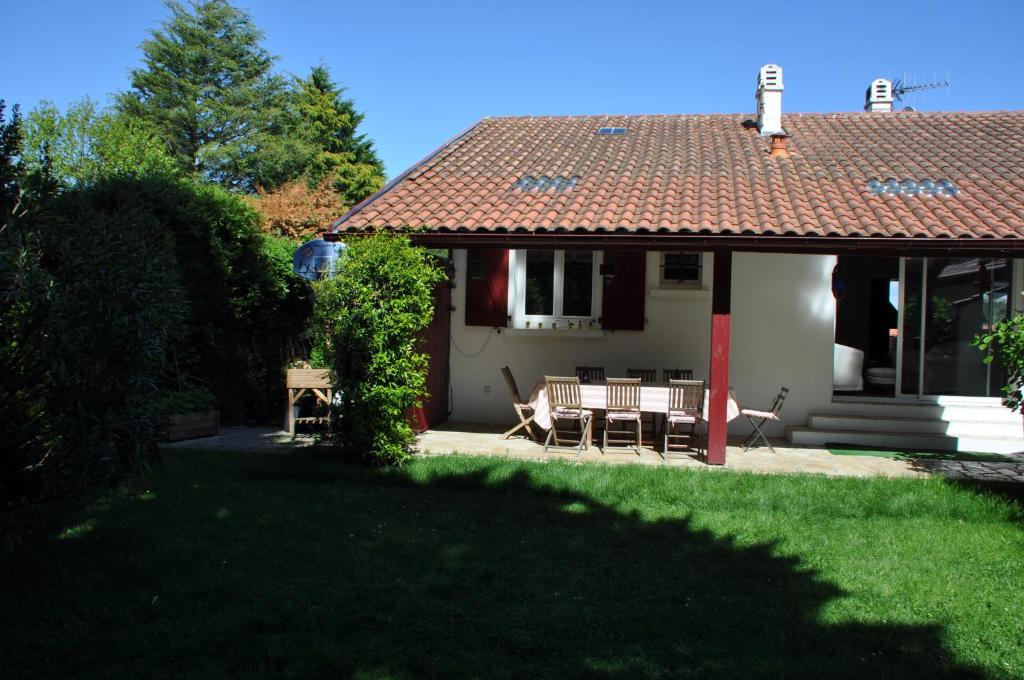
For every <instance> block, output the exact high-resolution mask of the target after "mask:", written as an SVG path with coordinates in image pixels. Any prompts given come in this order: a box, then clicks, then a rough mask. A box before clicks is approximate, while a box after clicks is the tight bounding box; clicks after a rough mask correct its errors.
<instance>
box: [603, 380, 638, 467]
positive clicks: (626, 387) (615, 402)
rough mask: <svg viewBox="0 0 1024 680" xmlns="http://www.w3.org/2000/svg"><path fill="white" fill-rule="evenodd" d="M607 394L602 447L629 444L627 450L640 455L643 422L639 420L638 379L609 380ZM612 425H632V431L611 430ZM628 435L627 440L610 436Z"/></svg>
mask: <svg viewBox="0 0 1024 680" xmlns="http://www.w3.org/2000/svg"><path fill="white" fill-rule="evenodd" d="M605 389H606V392H607V410H606V412H605V426H604V446H603V447H602V449H608V448H609V444H626V443H631V444H630V446H629V447H628V448H631V449H633V450H634V451H636V454H637V455H638V456H639V455H640V446H641V444H642V441H641V437H642V436H643V422H642V420H641V418H640V378H609V379H608V386H607V387H606V388H605ZM613 423H622V424H624V425H625V424H628V423H633V424H634V425H635V426H636V428H635V429H634V430H628V429H622V430H613V429H612V424H613ZM626 434H628V435H630V438H629V439H624V438H620V439H612V438H611V435H626ZM616 448H625V447H616Z"/></svg>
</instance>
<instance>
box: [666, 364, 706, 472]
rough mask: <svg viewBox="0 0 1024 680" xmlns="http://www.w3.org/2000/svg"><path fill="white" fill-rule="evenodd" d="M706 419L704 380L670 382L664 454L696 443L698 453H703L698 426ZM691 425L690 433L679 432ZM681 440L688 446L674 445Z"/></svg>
mask: <svg viewBox="0 0 1024 680" xmlns="http://www.w3.org/2000/svg"><path fill="white" fill-rule="evenodd" d="M703 419H704V381H703V380H669V383H668V411H667V412H666V413H665V424H664V426H663V427H664V430H665V441H664V448H663V450H662V453H663V454H665V453H668V452H669V451H671V450H672V449H673V448H675V449H684V448H690V447H691V446H692V445H693V443H694V441H695V440H696V444H697V453H698V454H699V453H701V452H702V450H703V449H702V448H701V446H700V437H699V436H698V435H697V425H698V423H700V421H702V420H703ZM686 425H689V426H690V432H689V433H684V432H677V431H676V430H677V429H681V428H682V427H683V426H686ZM681 439H685V440H686V445H685V446H683V445H682V444H678V443H674V442H677V441H679V440H681Z"/></svg>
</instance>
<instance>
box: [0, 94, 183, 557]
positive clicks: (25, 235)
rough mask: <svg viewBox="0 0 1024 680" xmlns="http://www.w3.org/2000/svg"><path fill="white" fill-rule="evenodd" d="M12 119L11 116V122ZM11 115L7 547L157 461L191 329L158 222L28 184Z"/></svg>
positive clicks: (0, 246)
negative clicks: (161, 399)
mask: <svg viewBox="0 0 1024 680" xmlns="http://www.w3.org/2000/svg"><path fill="white" fill-rule="evenodd" d="M0 114H2V111H0ZM19 128H20V121H19V120H18V119H17V118H15V119H12V121H11V122H10V123H4V122H3V119H2V115H0V130H2V133H0V139H2V144H0V153H2V158H0V168H3V175H4V176H3V177H2V178H0V186H2V187H3V194H2V197H3V198H2V205H0V208H2V210H3V212H2V215H0V218H2V220H3V223H2V233H0V296H2V298H0V373H2V374H3V375H4V380H3V381H0V441H2V442H3V444H4V446H3V448H2V453H0V539H2V541H3V544H4V546H5V547H6V548H10V547H11V546H12V545H13V544H14V543H16V542H17V541H18V540H21V539H22V538H24V537H25V536H26V535H31V534H32V532H33V531H34V530H36V529H38V528H39V527H40V526H43V525H45V521H44V520H45V519H46V518H49V517H52V516H53V512H54V510H59V509H64V508H67V507H69V506H71V505H73V504H75V503H77V502H80V501H81V500H82V499H83V497H87V496H88V495H89V493H90V492H91V491H93V490H95V489H97V488H98V487H102V486H105V485H107V484H110V483H113V482H114V481H116V480H117V479H118V478H119V477H121V476H122V475H124V474H126V473H133V472H138V471H140V470H141V469H143V468H144V467H145V466H146V464H147V462H148V461H149V460H151V459H152V457H153V456H154V455H155V452H156V448H155V441H156V432H157V428H158V426H159V414H158V413H157V408H156V398H155V395H156V394H157V392H158V387H159V383H160V379H161V376H162V373H163V371H164V367H165V366H166V364H167V361H168V356H169V350H170V347H171V346H172V344H173V343H174V340H175V336H176V333H177V332H178V329H179V327H180V323H181V321H182V319H183V317H184V309H183V303H182V294H181V289H180V286H179V283H178V280H177V276H176V272H175V262H174V258H173V255H171V254H169V251H170V243H169V241H168V239H167V238H166V237H165V236H164V235H163V232H162V231H161V230H160V229H159V228H158V227H159V224H158V223H157V222H156V221H155V220H153V219H152V216H151V215H148V214H146V213H145V212H142V211H135V210H130V209H129V210H125V209H119V208H118V207H116V206H114V207H109V208H108V209H102V208H100V207H99V206H97V205H96V204H94V203H93V202H92V201H90V200H89V194H88V192H90V191H92V189H85V188H82V189H79V188H75V189H68V190H65V191H64V192H61V193H58V192H57V191H56V189H57V186H56V184H55V183H53V182H51V181H49V180H48V173H47V168H46V167H43V168H41V171H40V173H35V174H24V166H23V164H22V161H21V158H20V157H19V156H18V155H17V149H19V148H20V144H21V139H20V137H21V135H20V129H19Z"/></svg>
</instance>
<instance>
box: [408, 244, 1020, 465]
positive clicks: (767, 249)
mask: <svg viewBox="0 0 1024 680" xmlns="http://www.w3.org/2000/svg"><path fill="white" fill-rule="evenodd" d="M415 238H416V240H417V241H418V242H420V243H421V244H423V245H425V246H428V247H435V248H436V247H440V246H442V245H444V246H447V247H448V248H449V249H450V251H451V252H452V253H453V262H454V263H455V271H456V277H455V279H454V281H453V283H454V288H455V290H454V291H453V297H452V302H453V305H454V309H455V310H456V311H455V312H454V313H453V314H452V318H451V333H452V337H451V349H450V359H451V369H450V375H451V386H450V389H449V395H448V396H449V411H450V417H451V419H452V420H453V421H456V422H460V423H471V424H473V427H477V426H479V425H481V424H487V425H490V424H494V425H502V424H504V425H506V427H507V426H508V425H510V424H512V423H513V422H514V420H513V418H514V413H513V411H512V407H511V405H510V403H509V399H508V396H507V394H506V393H505V389H504V385H503V384H502V382H501V376H500V375H499V370H500V368H501V366H503V365H510V366H511V367H512V369H513V372H514V373H515V374H516V379H517V381H518V382H519V388H520V390H521V391H522V392H524V394H523V395H522V396H523V397H524V398H525V397H528V396H529V393H530V391H531V389H532V388H533V386H534V385H535V383H536V381H538V380H541V379H542V378H543V376H544V375H545V374H547V375H572V373H573V366H574V365H577V366H578V365H586V364H591V365H593V364H597V365H602V366H607V369H608V372H607V375H608V377H618V376H621V377H624V376H625V373H626V370H627V369H628V368H634V367H647V368H659V369H664V368H667V367H669V366H674V367H675V368H687V369H692V370H693V374H694V375H693V377H694V378H696V379H698V380H705V381H706V383H707V387H708V404H707V420H706V432H707V440H706V450H707V455H706V457H704V458H703V459H702V462H703V463H707V464H711V465H727V457H728V456H733V455H736V454H737V453H738V450H736V449H734V448H732V447H730V446H729V437H733V438H736V437H740V438H741V439H742V435H745V434H747V433H748V432H749V429H750V428H749V424H748V423H747V421H746V419H745V418H738V419H736V420H734V421H733V424H732V426H731V427H730V425H729V423H728V418H727V409H728V407H727V403H728V395H729V389H730V387H733V388H735V390H736V393H737V394H738V399H739V401H740V403H741V405H742V406H744V407H750V408H759V409H761V408H766V407H768V406H769V405H770V402H771V400H772V397H773V396H774V395H775V394H776V393H777V391H778V389H779V387H780V386H788V387H790V388H791V389H792V390H793V394H792V396H791V398H790V401H788V402H787V405H786V408H787V413H786V414H785V415H786V416H787V417H786V418H785V419H784V421H783V422H780V423H777V424H775V425H774V426H773V427H772V428H771V429H770V430H769V434H770V435H771V436H774V437H775V438H778V437H780V436H781V435H782V434H783V430H784V428H785V427H786V426H802V425H804V423H805V422H806V419H807V417H808V414H810V413H813V412H814V411H815V410H816V409H820V408H821V407H822V406H823V405H826V404H831V403H832V401H833V396H834V395H833V391H832V383H833V374H832V368H833V346H834V343H835V323H836V319H835V301H834V299H833V297H832V295H833V291H832V280H831V278H832V271H833V268H834V267H835V263H836V261H837V258H838V257H839V256H840V255H843V256H846V257H855V256H858V255H862V256H863V255H870V256H879V255H881V254H886V255H892V256H911V255H912V256H919V257H928V256H932V257H937V256H940V255H944V256H951V255H958V256H959V255H968V254H971V253H974V254H978V255H985V256H989V257H991V256H996V255H1004V256H1005V255H1009V254H1011V252H1010V249H1009V248H1007V246H1006V244H1005V243H998V242H995V241H985V240H973V241H970V242H966V241H963V240H959V241H954V240H950V239H936V240H927V241H926V240H917V239H915V240H910V239H907V240H903V241H901V242H894V241H893V240H892V239H878V238H863V239H842V240H839V239H827V238H820V237H815V238H794V237H778V236H759V237H728V236H714V237H706V236H699V235H695V234H690V235H669V234H638V233H629V234H593V233H542V234H539V233H536V232H534V233H530V234H511V233H503V234H496V233H445V234H437V233H434V234H422V235H418V236H417V237H415ZM473 251H477V252H479V251H490V252H505V253H506V255H505V257H506V258H509V259H511V260H512V265H511V267H508V265H506V266H507V267H508V268H507V269H506V270H505V273H504V278H503V279H501V280H499V282H498V285H497V288H498V289H499V290H500V291H507V293H506V295H507V296H508V297H500V296H499V297H498V299H497V306H496V307H497V308H496V309H495V310H493V311H492V314H491V316H490V317H488V319H489V320H488V322H487V323H485V324H471V323H469V322H468V314H469V310H470V309H471V308H472V306H473V300H472V299H471V298H472V296H473V292H472V291H473V290H474V285H476V286H478V287H479V286H480V285H481V283H482V284H485V285H489V284H490V283H491V282H490V281H488V280H483V281H482V282H480V281H478V282H474V280H473V278H472V277H473V273H472V270H473V268H474V264H473V263H472V262H471V261H470V260H471V256H470V253H472V252H473ZM527 251H551V252H566V253H568V252H593V253H594V257H593V265H592V268H593V272H592V275H593V279H594V289H595V297H596V299H597V302H595V305H596V307H595V308H596V309H597V311H596V312H595V313H593V316H594V317H596V321H597V322H598V325H597V327H596V328H595V326H594V324H593V322H591V323H590V325H589V327H584V326H583V325H582V324H579V325H578V326H576V325H569V324H567V323H566V319H565V318H562V319H560V321H562V326H561V327H560V328H559V327H552V324H551V323H550V321H551V320H550V319H548V321H549V323H548V324H547V326H546V327H538V325H539V324H538V323H537V320H536V319H537V317H533V319H534V320H533V324H532V326H531V324H530V320H531V317H530V316H529V315H526V316H523V314H522V308H521V307H520V308H519V309H518V310H517V308H516V304H517V301H516V300H515V299H514V296H515V295H516V289H517V286H519V287H523V282H522V280H517V278H516V277H517V276H519V277H520V279H521V278H522V274H517V270H516V264H515V262H516V258H517V257H518V258H521V259H525V258H524V255H522V253H526V252H527ZM681 252H687V253H699V254H700V256H701V258H702V259H701V260H700V262H702V265H703V270H704V271H703V273H702V275H701V276H702V278H701V279H700V280H699V281H698V284H697V285H694V286H689V287H682V288H678V289H667V288H664V287H659V285H658V266H659V264H658V263H659V262H661V263H664V262H665V260H664V259H663V258H664V254H666V253H681ZM515 253H520V255H518V256H517V255H515ZM626 253H634V254H636V253H639V254H640V256H641V257H640V258H639V260H632V261H633V262H636V261H639V262H640V263H642V265H643V264H644V263H645V265H646V269H647V273H646V274H644V273H642V272H641V274H640V286H641V288H640V290H641V293H640V297H639V298H638V301H639V305H637V304H635V302H636V300H629V299H623V298H621V297H620V298H614V297H613V298H611V299H609V293H608V291H609V287H608V285H607V283H608V279H609V277H622V275H623V273H624V271H623V269H622V265H621V263H622V262H623V261H624V260H623V258H621V257H617V256H618V255H619V254H626ZM608 262H618V263H620V264H619V268H618V269H617V270H616V269H614V268H609V267H607V266H606V263H608ZM662 266H664V264H662ZM567 267H568V265H566V268H567ZM634 278H635V277H634ZM602 286H603V299H602V294H601V292H599V291H600V289H601V288H602ZM488 292H489V293H490V292H492V290H491V289H488ZM610 302H611V303H612V304H615V305H618V306H632V309H631V311H632V312H633V313H637V312H636V308H637V306H638V307H639V317H640V322H639V326H638V327H635V328H628V329H623V330H619V329H615V328H612V329H610V330H605V329H603V328H602V324H603V321H604V320H603V318H602V313H606V310H607V309H608V308H609V303H610ZM519 304H521V303H519ZM601 304H603V305H604V308H603V309H602V308H601V307H600V305H601ZM460 308H461V310H460ZM462 311H464V312H465V315H464V314H463V313H461V312H462ZM524 319H525V320H524ZM570 321H571V320H570ZM463 429H465V428H463ZM503 429H504V428H503ZM648 438H653V437H648ZM427 441H432V439H430V438H429V437H428V440H427ZM779 441H780V443H781V444H783V445H784V446H785V445H786V444H788V443H787V442H783V441H782V440H779ZM477 444H479V446H477V447H476V448H480V449H485V450H491V451H494V452H496V453H499V454H503V453H504V449H503V445H502V444H500V443H490V444H485V443H484V442H482V441H480V442H477ZM441 446H442V448H443V447H444V446H443V445H441ZM524 446H525V447H526V448H525V449H524V450H523V451H522V455H527V456H528V455H530V454H529V451H528V449H529V448H530V446H531V444H530V443H524ZM538 448H539V447H538ZM799 450H800V451H806V449H802V448H800V449H799ZM509 451H511V452H512V454H513V455H520V454H519V452H518V450H517V449H516V448H515V447H513V448H511V449H509ZM651 453H652V455H655V456H657V454H656V453H654V452H653V451H651ZM587 455H596V456H598V457H601V456H603V455H604V454H601V453H600V452H599V451H598V450H594V451H592V452H591V453H590V454H587ZM762 455H763V454H762ZM641 457H643V456H641ZM599 459H602V460H606V461H609V460H612V459H609V458H607V457H604V458H599ZM633 460H634V461H635V460H636V456H635V455H634V456H633ZM832 462H834V461H830V464H831V463H832ZM670 464H683V465H689V464H701V463H700V462H697V461H696V460H695V459H691V460H690V462H687V461H680V462H675V463H670Z"/></svg>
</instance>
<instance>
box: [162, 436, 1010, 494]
mask: <svg viewBox="0 0 1024 680" xmlns="http://www.w3.org/2000/svg"><path fill="white" fill-rule="evenodd" d="M501 432H502V429H501V428H500V427H494V426H489V425H476V424H467V423H446V424H444V425H442V426H440V427H437V428H435V429H433V430H428V431H427V432H424V433H423V434H422V435H420V436H419V438H418V442H417V453H416V455H417V456H439V455H451V454H453V453H457V454H462V455H469V456H495V457H501V458H510V459H514V460H526V461H536V462H548V461H553V460H563V461H566V462H570V463H597V464H606V465H636V464H639V465H660V466H664V467H672V468H693V469H695V470H708V471H715V470H723V469H724V470H741V471H747V472H757V473H764V474H786V473H810V474H822V475H828V476H832V477H872V476H877V475H882V476H888V477H928V476H931V475H941V476H943V477H946V478H947V479H955V480H972V479H973V480H979V481H990V482H993V481H994V482H1000V483H1015V484H1024V455H1022V454H1012V455H1008V456H1007V460H1006V461H1005V462H1001V461H997V462H988V461H956V460H927V461H904V460H894V459H891V458H876V457H872V456H835V455H832V454H831V453H829V452H828V451H827V450H825V449H819V448H813V447H802V446H794V445H792V444H791V443H789V442H788V441H785V440H776V439H773V440H772V445H773V446H774V447H775V453H771V452H770V451H768V450H767V449H752V450H750V451H743V450H742V449H741V448H740V446H739V444H740V443H741V442H740V440H738V439H737V440H731V441H730V443H729V446H728V448H727V450H726V464H725V465H724V466H709V465H705V464H704V463H703V462H701V461H700V460H699V459H698V458H697V456H696V453H694V454H692V455H687V454H686V453H684V452H673V453H671V454H668V455H667V456H666V457H665V458H662V456H661V455H660V454H659V453H658V452H657V451H655V450H654V449H652V448H648V447H644V448H643V449H641V453H640V455H639V456H638V455H637V454H636V453H634V452H633V451H608V452H607V453H602V451H601V449H600V448H598V447H597V446H592V447H591V448H590V449H589V450H586V449H585V450H584V451H583V453H581V454H580V455H579V456H577V455H576V453H575V451H574V450H573V449H552V450H550V451H549V452H548V453H544V450H543V447H542V446H541V445H540V444H538V443H536V442H533V441H530V440H529V439H526V438H524V437H513V438H511V439H508V440H502V439H501V438H500V436H501ZM596 441H597V438H596V437H595V442H596ZM315 444H316V439H315V438H314V437H310V436H299V437H298V438H297V439H295V440H294V441H293V440H292V438H291V436H290V435H289V434H288V433H287V432H285V431H284V430H281V429H278V428H274V427H230V426H229V427H222V428H221V432H220V434H218V435H216V436H213V437H203V438H200V439H188V440H185V441H180V442H174V443H164V444H161V445H160V446H161V448H163V449H167V450H176V449H214V450H225V451H229V450H233V451H253V452H259V453H287V452H288V451H292V450H297V449H302V448H305V447H308V446H313V445H315Z"/></svg>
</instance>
